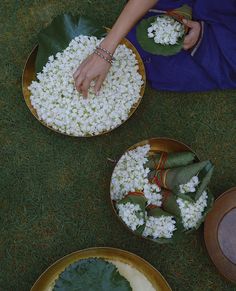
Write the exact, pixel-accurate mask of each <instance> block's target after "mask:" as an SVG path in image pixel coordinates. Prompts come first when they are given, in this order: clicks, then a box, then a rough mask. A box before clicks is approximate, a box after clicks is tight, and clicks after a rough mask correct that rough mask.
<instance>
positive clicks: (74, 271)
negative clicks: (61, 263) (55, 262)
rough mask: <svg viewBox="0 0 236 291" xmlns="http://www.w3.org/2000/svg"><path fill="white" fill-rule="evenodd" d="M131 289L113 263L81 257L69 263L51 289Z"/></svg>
mask: <svg viewBox="0 0 236 291" xmlns="http://www.w3.org/2000/svg"><path fill="white" fill-rule="evenodd" d="M85 290H86V291H111V290H112V291H132V288H131V286H130V283H129V282H128V280H127V279H125V278H124V277H123V276H121V275H120V273H119V272H118V270H117V268H116V266H115V265H113V264H112V263H109V262H107V261H104V260H103V259H98V258H91V259H83V260H80V261H78V262H76V263H73V264H71V265H70V266H69V267H67V268H66V269H65V271H64V272H62V273H61V274H60V276H59V278H58V279H57V280H56V283H55V286H54V288H53V291H85Z"/></svg>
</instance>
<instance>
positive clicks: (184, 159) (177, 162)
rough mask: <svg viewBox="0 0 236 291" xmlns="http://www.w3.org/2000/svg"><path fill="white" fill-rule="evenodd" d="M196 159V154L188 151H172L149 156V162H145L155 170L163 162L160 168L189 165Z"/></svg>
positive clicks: (146, 166)
mask: <svg viewBox="0 0 236 291" xmlns="http://www.w3.org/2000/svg"><path fill="white" fill-rule="evenodd" d="M160 159H161V162H160ZM163 160H164V161H163ZM194 160H196V155H195V154H194V153H192V152H188V151H185V152H172V153H165V152H159V153H155V154H153V155H150V156H149V157H148V162H147V163H146V164H145V168H149V169H150V170H154V169H157V166H160V164H161V167H160V169H170V168H176V167H182V166H187V165H189V164H191V163H193V162H194Z"/></svg>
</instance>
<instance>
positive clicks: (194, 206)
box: [177, 191, 208, 229]
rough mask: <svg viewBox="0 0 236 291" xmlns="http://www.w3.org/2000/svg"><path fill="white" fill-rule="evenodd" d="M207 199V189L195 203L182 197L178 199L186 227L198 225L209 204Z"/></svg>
mask: <svg viewBox="0 0 236 291" xmlns="http://www.w3.org/2000/svg"><path fill="white" fill-rule="evenodd" d="M207 199H208V196H207V192H206V191H204V192H203V193H202V195H201V196H200V197H199V199H198V200H197V201H196V202H195V203H192V202H190V201H188V200H184V199H182V198H178V199H177V203H178V205H179V208H180V212H181V218H182V222H183V225H184V228H185V229H191V228H194V227H196V226H197V224H198V222H199V221H200V219H201V218H202V215H203V211H204V209H205V208H206V206H207Z"/></svg>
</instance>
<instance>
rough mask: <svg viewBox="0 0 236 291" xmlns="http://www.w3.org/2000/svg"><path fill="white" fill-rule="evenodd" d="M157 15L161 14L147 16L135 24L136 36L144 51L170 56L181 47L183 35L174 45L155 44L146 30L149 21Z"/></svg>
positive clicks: (153, 19) (149, 23)
mask: <svg viewBox="0 0 236 291" xmlns="http://www.w3.org/2000/svg"><path fill="white" fill-rule="evenodd" d="M157 17H163V16H152V17H149V18H145V19H143V20H142V21H141V22H140V24H139V25H138V26H137V30H136V36H137V40H138V42H139V44H140V45H141V47H142V48H143V49H144V50H145V51H147V52H149V53H151V54H154V55H162V56H171V55H175V54H177V53H178V52H180V51H181V49H182V46H183V42H184V36H183V37H182V38H180V39H179V40H178V43H177V44H175V45H162V44H157V43H155V42H154V40H153V39H152V38H149V37H148V33H147V30H148V28H149V27H150V25H151V23H153V22H154V21H155V20H156V18H157Z"/></svg>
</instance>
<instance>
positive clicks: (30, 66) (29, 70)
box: [22, 38, 146, 137]
mask: <svg viewBox="0 0 236 291" xmlns="http://www.w3.org/2000/svg"><path fill="white" fill-rule="evenodd" d="M120 44H124V45H126V46H127V47H128V48H129V49H131V50H132V51H133V53H134V54H135V56H136V59H137V61H138V66H139V69H138V72H139V74H140V75H141V76H142V79H143V85H142V86H141V89H140V98H139V100H138V102H136V103H135V104H134V105H133V106H132V108H131V110H130V112H129V116H128V118H127V119H126V120H125V121H124V122H122V123H121V124H120V125H118V126H117V127H115V128H113V129H111V130H108V131H104V132H102V133H100V134H97V135H84V136H75V135H70V134H66V133H62V132H60V131H58V130H56V129H54V128H53V127H51V126H49V125H47V124H46V123H45V122H44V121H42V120H40V119H39V117H38V114H37V111H36V110H35V109H34V107H33V106H32V104H31V100H30V91H29V89H28V87H29V86H30V84H31V83H32V81H34V80H36V72H35V61H36V57H37V52H38V45H36V46H35V47H34V48H33V50H32V51H31V53H30V55H29V56H28V58H27V61H26V64H25V67H24V70H23V75H22V92H23V96H24V99H25V102H26V104H27V106H28V108H29V110H30V112H31V113H32V114H33V116H34V117H35V118H36V119H37V120H38V121H39V122H40V123H41V124H43V125H44V126H46V127H47V128H49V129H51V130H53V131H55V132H58V133H60V134H63V135H68V136H72V137H94V136H100V135H103V134H107V133H109V132H111V131H113V130H115V129H116V128H118V127H120V126H121V125H122V124H124V123H125V122H126V121H127V120H128V119H129V118H130V117H131V116H132V115H133V114H134V112H135V111H136V109H137V108H138V106H139V104H140V102H141V100H142V98H143V95H144V92H145V88H146V72H145V67H144V64H143V61H142V59H141V56H140V55H139V53H138V51H137V49H136V48H135V47H134V46H133V44H132V43H131V42H130V41H129V40H128V39H126V38H124V39H123V40H122V41H121V43H120Z"/></svg>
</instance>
